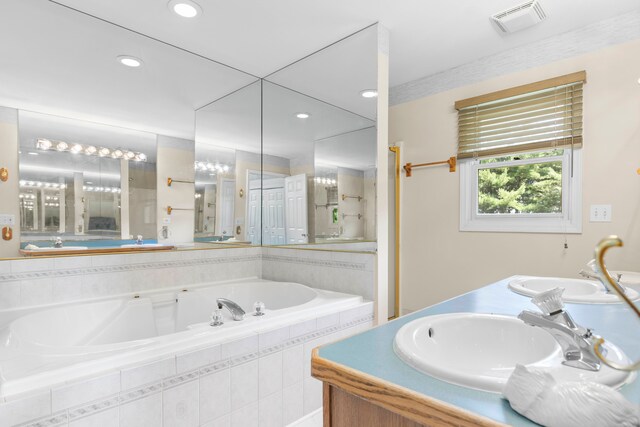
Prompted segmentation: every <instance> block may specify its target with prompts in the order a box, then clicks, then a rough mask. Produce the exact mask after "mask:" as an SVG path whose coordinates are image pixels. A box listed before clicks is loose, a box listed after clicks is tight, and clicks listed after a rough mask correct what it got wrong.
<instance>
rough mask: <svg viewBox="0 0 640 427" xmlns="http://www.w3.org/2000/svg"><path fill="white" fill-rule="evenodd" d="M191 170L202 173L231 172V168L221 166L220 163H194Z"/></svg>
mask: <svg viewBox="0 0 640 427" xmlns="http://www.w3.org/2000/svg"><path fill="white" fill-rule="evenodd" d="M193 168H194V169H195V170H196V171H202V172H215V171H217V172H225V173H226V172H229V171H230V170H231V166H229V165H223V164H220V163H210V162H194V164H193Z"/></svg>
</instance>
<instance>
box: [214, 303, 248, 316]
mask: <svg viewBox="0 0 640 427" xmlns="http://www.w3.org/2000/svg"><path fill="white" fill-rule="evenodd" d="M216 302H217V303H218V308H219V309H222V307H226V308H227V309H228V310H229V311H230V312H231V317H233V320H242V319H244V315H245V314H246V313H245V311H244V310H243V309H242V307H240V306H239V305H238V304H236V303H235V302H233V301H231V300H230V299H226V298H218V299H217V300H216Z"/></svg>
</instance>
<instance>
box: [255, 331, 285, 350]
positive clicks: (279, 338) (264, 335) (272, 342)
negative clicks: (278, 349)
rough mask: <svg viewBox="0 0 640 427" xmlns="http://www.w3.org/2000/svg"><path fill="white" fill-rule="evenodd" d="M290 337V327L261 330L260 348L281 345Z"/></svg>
mask: <svg viewBox="0 0 640 427" xmlns="http://www.w3.org/2000/svg"><path fill="white" fill-rule="evenodd" d="M288 339H289V327H288V326H285V327H284V328H278V329H274V330H271V331H266V332H260V336H259V341H260V350H263V349H265V348H269V347H274V346H277V345H280V344H282V343H284V342H285V341H287V340H288Z"/></svg>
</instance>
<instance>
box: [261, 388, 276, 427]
mask: <svg viewBox="0 0 640 427" xmlns="http://www.w3.org/2000/svg"><path fill="white" fill-rule="evenodd" d="M258 411H259V417H260V422H259V426H260V427H280V426H282V390H279V391H278V392H276V393H273V394H272V395H270V396H267V397H265V398H264V399H260V402H259V407H258Z"/></svg>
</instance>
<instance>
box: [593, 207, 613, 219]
mask: <svg viewBox="0 0 640 427" xmlns="http://www.w3.org/2000/svg"><path fill="white" fill-rule="evenodd" d="M589 221H591V222H611V205H591V210H590V213H589Z"/></svg>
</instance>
